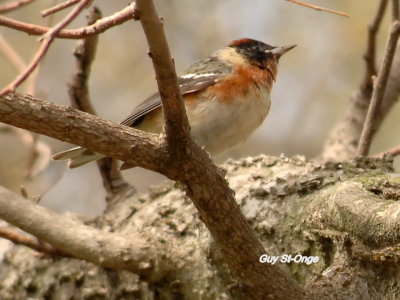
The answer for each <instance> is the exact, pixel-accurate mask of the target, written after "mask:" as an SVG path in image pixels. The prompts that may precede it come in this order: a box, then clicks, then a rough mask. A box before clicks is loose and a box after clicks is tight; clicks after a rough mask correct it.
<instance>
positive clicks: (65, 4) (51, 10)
mask: <svg viewBox="0 0 400 300" xmlns="http://www.w3.org/2000/svg"><path fill="white" fill-rule="evenodd" d="M79 1H80V0H68V1H65V2H63V3H60V4H58V5H56V6H53V7H50V8H48V9H45V10H43V11H42V12H41V13H40V14H41V15H42V17H47V16H48V15H51V14H54V13H56V12H58V11H60V10H63V9H64V8H67V7H70V6H72V5H74V4H76V3H78V2H79Z"/></svg>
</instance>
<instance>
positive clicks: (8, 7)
mask: <svg viewBox="0 0 400 300" xmlns="http://www.w3.org/2000/svg"><path fill="white" fill-rule="evenodd" d="M33 1H35V0H17V1H13V2H10V3H6V4H4V5H2V6H0V13H6V12H10V11H13V10H15V9H17V8H20V7H22V6H25V5H27V4H29V3H31V2H33Z"/></svg>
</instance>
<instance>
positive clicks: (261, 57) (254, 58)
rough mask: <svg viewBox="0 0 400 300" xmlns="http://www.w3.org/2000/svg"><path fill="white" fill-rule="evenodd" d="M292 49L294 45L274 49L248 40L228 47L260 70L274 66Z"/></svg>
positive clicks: (234, 42) (236, 42)
mask: <svg viewBox="0 0 400 300" xmlns="http://www.w3.org/2000/svg"><path fill="white" fill-rule="evenodd" d="M294 47H296V45H289V46H282V47H275V46H271V45H268V44H265V43H263V42H260V41H257V40H253V39H249V38H243V39H239V40H235V41H233V42H231V43H230V44H229V45H228V48H232V49H234V50H235V52H237V53H238V54H239V55H240V56H242V57H243V58H244V59H245V60H246V61H247V62H248V63H250V64H251V65H255V66H257V67H259V68H262V69H263V68H266V67H268V66H269V65H271V64H272V65H273V64H275V65H276V64H277V63H278V61H279V58H280V57H281V56H282V55H283V54H285V53H286V52H288V51H289V50H291V49H293V48H294Z"/></svg>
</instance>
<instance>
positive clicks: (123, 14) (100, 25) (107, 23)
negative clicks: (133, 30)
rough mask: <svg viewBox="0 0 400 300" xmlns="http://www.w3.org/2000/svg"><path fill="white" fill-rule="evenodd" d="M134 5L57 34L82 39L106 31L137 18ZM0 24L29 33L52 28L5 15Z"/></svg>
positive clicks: (42, 32)
mask: <svg viewBox="0 0 400 300" xmlns="http://www.w3.org/2000/svg"><path fill="white" fill-rule="evenodd" d="M134 6H135V4H134V3H132V4H130V5H128V6H127V7H126V8H124V9H123V10H121V11H119V12H116V13H115V14H113V15H111V16H109V17H105V18H103V19H100V20H99V21H97V22H96V23H95V24H93V25H91V26H85V27H81V28H77V29H64V30H61V31H60V32H58V33H57V34H56V37H57V38H61V39H82V38H85V37H87V36H90V35H95V34H99V33H102V32H105V31H106V30H108V29H110V28H112V27H114V26H117V25H120V24H122V23H124V22H126V21H128V20H132V19H135V18H136V16H135V15H134ZM0 25H2V26H5V27H9V28H12V29H15V30H18V31H22V32H25V33H27V34H29V35H42V34H45V33H46V32H48V31H49V30H50V28H48V27H43V26H39V25H34V24H27V23H23V22H19V21H16V20H13V19H10V18H6V17H3V16H0Z"/></svg>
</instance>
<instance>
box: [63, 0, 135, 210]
mask: <svg viewBox="0 0 400 300" xmlns="http://www.w3.org/2000/svg"><path fill="white" fill-rule="evenodd" d="M87 18H88V25H91V24H93V23H95V22H96V21H97V20H99V19H100V18H101V12H100V10H99V9H98V8H96V7H93V8H91V9H90V10H89V12H88V16H87ZM97 42H98V35H92V36H88V37H86V38H85V39H84V40H82V41H80V42H79V43H78V45H77V47H76V48H75V50H74V55H75V58H76V71H75V72H74V74H73V75H72V79H71V81H70V83H69V84H68V93H69V97H70V100H71V104H72V106H73V107H76V108H78V109H80V110H82V111H84V112H87V113H90V114H92V115H95V114H96V112H95V110H94V108H93V106H92V104H91V101H90V96H89V87H88V81H89V76H90V69H91V65H92V63H93V61H94V58H95V55H96V48H97ZM97 165H98V168H99V172H100V175H101V177H102V179H103V185H104V188H105V189H106V191H107V197H106V200H107V204H108V205H110V204H111V203H112V204H114V203H115V200H117V199H118V197H116V196H117V195H118V194H120V193H123V194H124V195H126V194H127V193H128V192H129V193H134V192H135V189H134V188H133V187H132V186H130V185H129V184H127V183H126V182H125V181H124V179H123V177H122V175H121V172H120V171H119V169H118V164H117V163H116V161H115V160H114V159H112V158H108V157H107V158H103V159H101V160H98V161H97Z"/></svg>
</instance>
